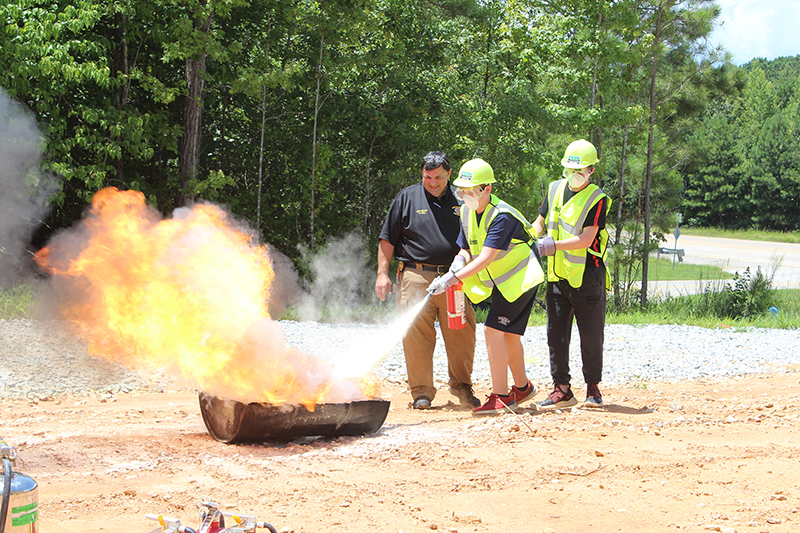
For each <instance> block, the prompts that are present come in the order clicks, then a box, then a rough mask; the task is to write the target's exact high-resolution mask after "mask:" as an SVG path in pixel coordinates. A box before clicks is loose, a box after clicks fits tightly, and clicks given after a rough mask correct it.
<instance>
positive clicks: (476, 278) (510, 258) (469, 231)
mask: <svg viewBox="0 0 800 533" xmlns="http://www.w3.org/2000/svg"><path fill="white" fill-rule="evenodd" d="M500 213H508V214H509V215H511V216H513V217H514V218H515V219H517V220H518V221H519V222H520V223H521V224H522V227H523V228H524V229H525V231H526V232H527V233H528V235H529V236H530V239H529V240H527V241H521V240H519V239H516V238H514V239H511V244H510V245H509V247H508V249H507V250H500V251H499V252H498V254H497V255H496V256H495V259H494V261H492V263H491V264H490V265H489V266H488V267H486V268H485V269H483V270H481V271H480V272H478V274H476V275H473V276H470V277H469V278H467V279H466V280H463V281H464V293H465V294H466V295H467V296H468V297H469V299H470V300H471V301H472V302H473V303H478V302H481V301H483V300H485V299H486V298H488V297H489V296H490V295H491V294H492V288H493V287H497V288H498V290H499V291H500V292H501V293H502V294H503V297H504V298H505V299H506V300H508V301H509V302H513V301H515V300H516V299H517V298H519V297H520V296H521V295H522V294H523V293H525V292H527V291H528V290H529V289H531V288H532V287H534V286H535V285H538V284H539V283H541V282H542V281H544V271H543V270H542V267H541V265H540V264H539V261H538V260H537V259H536V254H535V253H534V251H533V249H532V248H531V244H532V242H533V234H532V229H531V228H532V226H531V223H530V222H528V220H527V219H526V218H525V217H524V216H523V215H522V213H520V212H519V211H517V210H516V209H515V208H514V207H512V206H510V205H508V204H507V203H505V202H503V201H502V200H500V199H499V198H497V197H496V196H495V195H491V197H490V200H489V205H488V206H487V209H486V210H485V211H484V212H483V216H482V217H481V221H480V223H478V217H477V216H476V215H475V212H474V211H472V210H471V209H468V208H467V207H465V206H462V207H461V228H462V230H463V231H464V235H466V237H467V242H469V251H470V254H472V257H473V258H474V257H478V256H479V255H480V253H481V250H482V249H483V244H484V242H485V241H486V235H487V233H488V230H489V226H490V225H491V223H492V221H493V220H494V218H495V217H496V216H497V215H499V214H500Z"/></svg>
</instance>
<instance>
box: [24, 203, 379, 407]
mask: <svg viewBox="0 0 800 533" xmlns="http://www.w3.org/2000/svg"><path fill="white" fill-rule="evenodd" d="M36 261H37V263H38V264H39V265H40V266H41V267H42V269H43V270H44V271H46V272H48V273H49V274H51V275H52V276H53V278H54V280H55V282H56V283H57V285H59V286H61V287H62V288H63V289H64V293H65V304H64V305H63V306H62V313H63V315H64V316H65V318H67V319H68V320H70V321H71V323H72V324H74V325H75V326H76V327H77V328H78V331H79V333H80V335H81V336H82V337H84V338H85V339H86V340H87V341H88V348H89V351H90V353H92V354H93V355H98V356H104V357H109V358H113V359H116V360H120V361H121V362H122V363H124V364H126V365H127V366H130V367H133V368H139V369H144V368H153V367H158V368H164V367H166V368H172V369H174V368H176V367H177V369H178V370H179V371H180V372H181V373H182V375H183V376H184V377H185V378H188V379H190V380H193V382H194V383H196V384H197V385H198V386H199V387H200V388H201V389H202V390H204V391H205V392H207V393H210V394H215V395H218V396H223V397H227V398H231V399H234V400H239V401H243V402H249V401H258V402H268V403H272V404H282V403H295V404H303V405H305V406H306V407H308V408H309V409H313V406H314V405H315V404H316V403H320V402H322V401H331V398H329V396H335V398H332V400H333V401H352V400H356V399H363V398H364V397H365V392H364V391H367V390H369V391H371V390H374V386H373V384H370V383H368V381H365V382H364V385H365V386H363V389H364V391H362V390H361V386H360V385H359V384H355V383H353V382H348V383H344V384H343V383H339V382H334V380H333V378H332V377H331V369H330V365H329V364H328V363H327V362H326V361H323V360H321V359H318V358H314V357H311V356H306V355H303V354H301V353H299V352H298V351H297V350H295V349H289V348H287V347H286V345H285V341H284V336H283V330H282V329H281V327H280V325H279V324H278V323H276V322H274V321H273V320H271V318H270V316H269V313H268V300H269V290H270V286H271V284H272V283H273V280H274V276H275V274H274V271H273V268H272V262H271V260H270V258H269V255H268V253H267V248H266V247H265V246H263V245H258V244H257V243H255V242H254V239H253V237H252V235H250V234H249V233H248V232H247V231H245V230H244V229H243V228H239V227H237V226H236V224H235V223H234V222H233V221H231V220H230V219H229V217H228V215H227V213H226V212H225V211H224V210H223V209H221V208H220V207H218V206H215V205H213V204H208V203H203V204H197V205H195V206H193V207H191V208H181V209H176V210H175V212H174V213H173V216H172V218H171V219H163V220H162V218H161V216H160V214H159V213H158V212H157V211H155V210H154V209H152V208H149V207H148V206H147V205H146V203H145V198H144V195H143V194H142V193H140V192H136V191H125V192H120V191H119V190H117V189H116V188H106V189H103V190H101V191H99V192H97V194H95V195H94V198H93V199H92V203H91V208H90V210H89V213H88V215H87V216H86V217H85V218H84V220H83V221H82V222H81V224H80V226H78V227H77V228H76V229H74V230H71V231H70V232H67V233H64V234H61V235H58V236H57V237H56V238H55V239H54V240H53V242H51V243H50V244H48V246H47V247H46V248H44V249H43V250H41V251H40V252H39V253H38V254H37V257H36Z"/></svg>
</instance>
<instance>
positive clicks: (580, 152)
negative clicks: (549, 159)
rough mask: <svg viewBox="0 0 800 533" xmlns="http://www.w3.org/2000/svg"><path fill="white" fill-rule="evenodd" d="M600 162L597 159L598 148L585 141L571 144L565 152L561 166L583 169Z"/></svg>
mask: <svg viewBox="0 0 800 533" xmlns="http://www.w3.org/2000/svg"><path fill="white" fill-rule="evenodd" d="M598 161H600V160H599V159H598V158H597V148H595V147H594V145H593V144H592V143H590V142H589V141H587V140H585V139H579V140H577V141H574V142H572V143H570V145H569V146H567V149H566V150H565V151H564V158H563V159H562V160H561V166H563V167H566V168H574V169H581V168H586V167H588V166H591V165H594V164H595V163H597V162H598Z"/></svg>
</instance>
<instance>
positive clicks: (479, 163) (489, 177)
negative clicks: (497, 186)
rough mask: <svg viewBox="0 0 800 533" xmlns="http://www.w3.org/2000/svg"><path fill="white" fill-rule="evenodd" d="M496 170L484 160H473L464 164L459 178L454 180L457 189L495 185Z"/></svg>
mask: <svg viewBox="0 0 800 533" xmlns="http://www.w3.org/2000/svg"><path fill="white" fill-rule="evenodd" d="M495 181H497V180H495V179H494V170H492V167H491V166H490V165H489V163H487V162H486V161H484V160H483V159H472V160H470V161H467V162H466V163H464V165H463V166H462V167H461V170H459V171H458V177H457V178H456V179H454V180H453V185H455V186H456V187H477V186H479V185H487V184H489V183H494V182H495Z"/></svg>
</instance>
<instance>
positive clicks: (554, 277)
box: [547, 179, 611, 288]
mask: <svg viewBox="0 0 800 533" xmlns="http://www.w3.org/2000/svg"><path fill="white" fill-rule="evenodd" d="M567 183H568V180H566V179H563V180H559V181H556V182H553V183H551V184H550V189H549V191H548V195H547V201H548V208H549V210H548V213H547V234H548V235H550V236H551V237H553V239H555V240H563V239H568V238H570V237H577V236H580V235H581V233H583V224H584V222H585V221H586V216H587V215H588V214H589V211H590V210H591V208H592V207H594V205H595V204H596V203H597V202H599V201H600V199H601V198H607V202H606V213H608V209H609V208H610V207H611V199H610V198H608V196H606V194H605V193H604V192H603V191H602V189H600V187H598V186H597V185H595V184H593V183H590V184H589V185H587V186H586V188H585V189H583V190H582V191H580V192H578V193H576V194H575V196H573V197H572V198H570V199H569V201H568V202H567V203H565V204H564V203H562V202H563V200H564V189H566V187H567ZM597 236H598V238H599V239H600V253H597V252H595V251H593V250H589V249H588V248H581V249H578V250H556V253H555V255H554V256H553V257H551V258H550V259H549V260H548V261H547V279H548V281H559V280H562V279H566V280H567V281H569V284H570V285H571V286H572V287H575V288H578V287H580V286H581V283H583V273H584V270H585V269H586V254H587V252H588V253H590V254H592V255H596V256H599V257H601V258H602V259H603V260H605V257H606V248H607V244H608V232H607V231H606V230H605V228H603V229H601V230H599V231H598V235H597Z"/></svg>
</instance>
